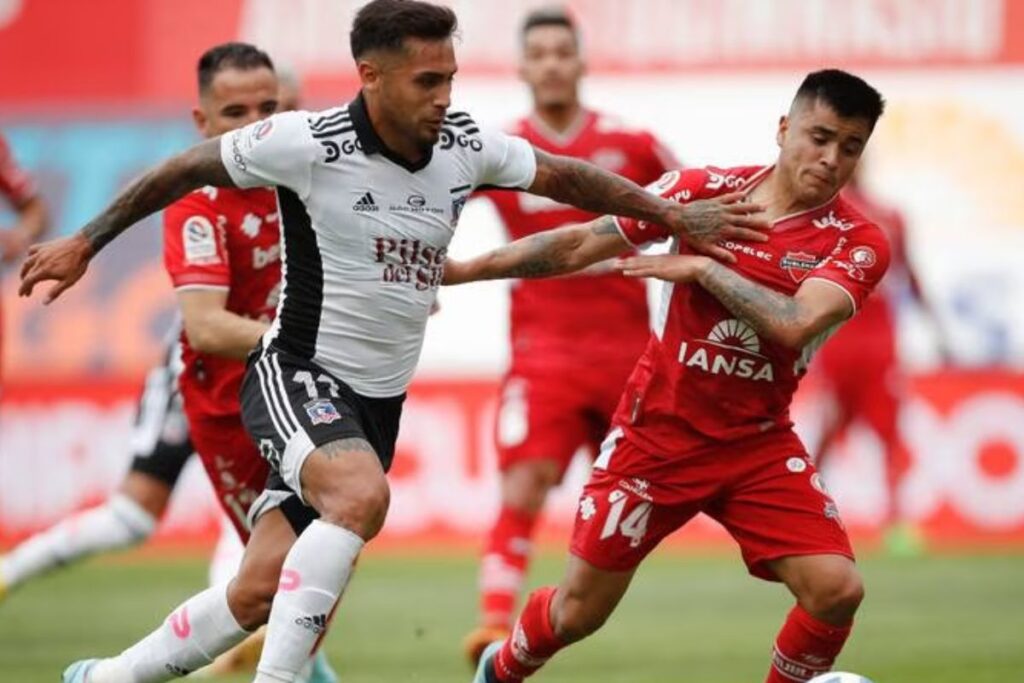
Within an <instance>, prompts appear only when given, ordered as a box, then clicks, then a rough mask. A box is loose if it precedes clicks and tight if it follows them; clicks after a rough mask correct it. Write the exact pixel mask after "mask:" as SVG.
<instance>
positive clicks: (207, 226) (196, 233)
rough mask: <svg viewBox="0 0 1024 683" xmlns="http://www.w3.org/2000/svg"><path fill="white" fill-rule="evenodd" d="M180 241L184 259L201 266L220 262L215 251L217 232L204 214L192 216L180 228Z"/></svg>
mask: <svg viewBox="0 0 1024 683" xmlns="http://www.w3.org/2000/svg"><path fill="white" fill-rule="evenodd" d="M181 238H182V243H183V244H184V245H185V261H186V262H188V263H191V264H192V265H196V266H202V265H209V264H211V263H220V255H219V254H218V253H217V233H216V231H215V230H214V228H213V223H211V222H210V220H209V219H208V218H207V217H206V216H192V217H191V218H188V219H186V220H185V223H184V225H183V226H182V228H181Z"/></svg>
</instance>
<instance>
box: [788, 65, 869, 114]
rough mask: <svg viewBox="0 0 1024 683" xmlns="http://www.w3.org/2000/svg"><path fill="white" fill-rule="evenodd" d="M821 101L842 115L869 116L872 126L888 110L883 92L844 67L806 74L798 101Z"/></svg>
mask: <svg viewBox="0 0 1024 683" xmlns="http://www.w3.org/2000/svg"><path fill="white" fill-rule="evenodd" d="M801 99H802V100H810V101H816V100H820V101H822V102H824V103H825V104H827V105H828V106H829V107H831V108H832V109H833V110H834V111H835V112H836V113H837V114H839V115H840V116H842V117H843V118H860V119H866V120H867V122H868V123H869V124H871V128H874V127H875V122H876V121H878V117H880V116H881V115H882V112H883V111H885V100H884V99H882V95H881V94H880V93H879V92H878V91H877V90H875V89H874V88H873V87H871V86H870V85H868V83H867V81H865V80H864V79H863V78H860V77H859V76H854V75H853V74H851V73H848V72H846V71H842V70H841V69H822V70H821V71H815V72H813V73H810V74H807V78H805V79H804V82H803V83H801V84H800V87H799V88H798V89H797V91H796V97H794V98H793V100H794V101H797V100H801Z"/></svg>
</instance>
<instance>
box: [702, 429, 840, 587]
mask: <svg viewBox="0 0 1024 683" xmlns="http://www.w3.org/2000/svg"><path fill="white" fill-rule="evenodd" d="M722 455H723V457H724V456H728V457H732V458H735V459H736V462H737V466H736V467H735V468H734V473H733V477H734V478H733V480H732V482H731V483H730V487H729V489H728V492H727V493H726V494H724V495H723V496H722V497H720V498H719V499H718V500H716V501H715V503H714V504H713V505H711V506H710V507H709V508H708V509H707V510H705V512H707V513H708V514H709V515H710V516H711V517H712V518H714V519H716V520H717V521H718V522H720V523H721V524H722V525H723V526H724V527H725V528H726V530H727V531H728V532H729V533H730V534H731V535H732V537H733V538H734V539H735V540H736V542H737V543H738V544H739V546H740V550H741V552H742V554H743V560H744V562H745V563H746V565H747V569H748V570H749V571H750V573H751V574H753V575H754V576H757V577H759V578H762V579H766V580H772V581H775V580H779V578H780V577H778V576H777V575H776V573H775V571H774V570H773V568H772V562H773V561H774V560H778V559H780V558H783V557H794V556H808V555H839V556H842V557H846V558H849V559H851V560H852V559H853V557H854V555H853V549H852V547H851V546H850V539H849V537H848V536H847V534H846V529H845V527H844V526H843V522H842V520H841V519H840V517H839V509H838V507H837V506H836V504H835V501H833V500H832V498H831V496H830V495H829V494H828V491H827V489H826V487H825V484H824V481H823V480H822V478H821V475H820V474H819V473H818V471H817V469H816V468H815V467H814V465H813V464H812V463H811V459H810V457H809V456H808V455H807V453H806V451H805V450H804V448H803V446H802V445H801V444H800V442H799V440H798V439H796V437H795V436H792V435H787V436H786V437H785V438H783V439H780V440H779V441H778V442H777V443H768V444H767V445H765V443H764V442H762V443H761V444H758V445H755V446H754V447H752V448H751V449H750V450H747V451H744V450H743V449H742V447H741V448H738V449H737V450H735V451H732V450H730V452H728V453H725V452H723V454H722Z"/></svg>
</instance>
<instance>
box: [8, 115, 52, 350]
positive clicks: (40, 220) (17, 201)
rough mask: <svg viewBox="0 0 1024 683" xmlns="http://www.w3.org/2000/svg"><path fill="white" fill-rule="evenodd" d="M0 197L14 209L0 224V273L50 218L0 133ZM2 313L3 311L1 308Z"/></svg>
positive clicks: (39, 233)
mask: <svg viewBox="0 0 1024 683" xmlns="http://www.w3.org/2000/svg"><path fill="white" fill-rule="evenodd" d="M0 197H2V198H3V199H4V200H6V201H7V203H8V204H10V206H11V208H13V209H14V211H15V213H17V216H18V218H17V222H16V223H15V224H14V225H13V226H11V227H9V228H4V227H0V274H2V273H3V270H4V268H6V267H7V266H8V265H10V264H12V263H14V262H15V261H16V260H18V259H19V258H21V256H22V255H23V254H24V253H25V250H26V249H28V247H29V245H30V244H32V243H33V242H35V241H36V240H38V239H39V238H40V237H41V236H42V234H43V233H44V232H46V226H47V224H48V221H49V217H48V215H47V211H46V204H45V203H44V202H43V198H42V196H41V195H40V194H39V190H38V188H37V187H36V184H35V182H34V181H33V180H32V178H31V176H29V175H28V174H27V173H25V171H23V170H22V169H21V167H19V166H18V164H17V163H16V162H15V160H14V155H13V154H11V148H10V147H9V146H8V144H7V140H6V139H4V136H3V135H2V134H0ZM0 315H2V311H0ZM2 323H3V321H2V319H0V356H2V353H3V331H2Z"/></svg>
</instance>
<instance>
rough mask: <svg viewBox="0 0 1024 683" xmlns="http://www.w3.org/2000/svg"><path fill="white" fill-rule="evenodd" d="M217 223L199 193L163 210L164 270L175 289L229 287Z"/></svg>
mask: <svg viewBox="0 0 1024 683" xmlns="http://www.w3.org/2000/svg"><path fill="white" fill-rule="evenodd" d="M221 223H222V221H220V220H219V217H218V213H217V210H216V207H215V206H214V204H213V202H211V201H210V199H209V197H208V196H207V195H206V194H205V193H204V191H203V190H198V191H196V192H193V193H192V194H189V195H187V196H185V197H182V198H181V199H179V200H178V201H176V202H175V203H174V204H171V205H170V206H168V207H167V208H166V209H164V267H165V268H166V269H167V273H168V275H170V276H171V282H172V283H173V284H174V287H175V289H182V288H187V287H229V286H230V285H231V270H230V267H229V263H228V252H227V244H226V239H225V234H224V227H223V225H222V224H221Z"/></svg>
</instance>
